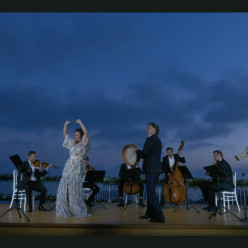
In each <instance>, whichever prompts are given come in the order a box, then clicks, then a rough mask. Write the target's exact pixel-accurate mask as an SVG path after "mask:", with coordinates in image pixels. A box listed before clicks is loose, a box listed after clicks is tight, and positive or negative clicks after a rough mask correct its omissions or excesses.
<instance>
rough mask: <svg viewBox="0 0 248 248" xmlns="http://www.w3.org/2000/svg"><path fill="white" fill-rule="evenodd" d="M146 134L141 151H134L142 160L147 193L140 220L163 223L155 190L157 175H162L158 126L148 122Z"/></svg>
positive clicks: (163, 219)
mask: <svg viewBox="0 0 248 248" xmlns="http://www.w3.org/2000/svg"><path fill="white" fill-rule="evenodd" d="M146 133H147V136H148V137H147V138H146V141H145V144H144V147H143V150H139V149H138V148H137V149H136V153H137V156H138V158H143V168H142V170H143V173H144V174H145V176H146V191H147V210H146V213H145V215H142V216H140V218H141V219H148V218H150V221H151V222H160V223H164V222H165V218H164V215H163V212H162V210H161V207H160V205H159V200H158V197H157V195H156V190H155V188H156V184H157V183H158V178H159V175H160V174H161V173H162V166H161V150H162V142H161V140H160V138H159V137H158V134H159V126H158V125H157V124H156V123H154V122H150V123H149V124H148V126H147V128H146Z"/></svg>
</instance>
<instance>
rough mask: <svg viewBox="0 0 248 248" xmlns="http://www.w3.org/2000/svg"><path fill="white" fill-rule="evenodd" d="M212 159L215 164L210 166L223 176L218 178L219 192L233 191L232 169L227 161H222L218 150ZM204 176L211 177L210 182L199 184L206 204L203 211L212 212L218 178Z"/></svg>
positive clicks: (214, 207) (221, 154)
mask: <svg viewBox="0 0 248 248" xmlns="http://www.w3.org/2000/svg"><path fill="white" fill-rule="evenodd" d="M213 157H214V160H215V161H216V164H215V165H212V166H216V167H217V168H218V169H219V171H220V172H222V173H223V174H224V177H220V178H219V186H220V190H227V191H233V188H234V185H233V175H232V169H231V167H230V165H229V164H228V163H227V161H226V160H225V159H223V153H222V152H221V151H220V150H216V151H214V152H213ZM206 175H208V176H210V177H212V181H207V180H206V181H203V182H201V183H200V184H199V187H200V189H201V191H202V194H203V196H204V199H205V201H207V202H208V206H207V207H205V208H203V209H204V210H208V211H211V212H214V211H215V210H216V206H215V193H216V192H218V178H216V177H215V176H212V175H210V174H209V173H208V172H206Z"/></svg>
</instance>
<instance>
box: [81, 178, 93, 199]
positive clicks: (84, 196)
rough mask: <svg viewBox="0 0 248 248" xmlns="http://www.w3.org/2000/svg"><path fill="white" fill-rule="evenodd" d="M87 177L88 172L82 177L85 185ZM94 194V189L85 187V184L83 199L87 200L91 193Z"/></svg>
mask: <svg viewBox="0 0 248 248" xmlns="http://www.w3.org/2000/svg"><path fill="white" fill-rule="evenodd" d="M85 177H86V173H85V174H84V175H83V178H82V185H84V183H86V182H87V181H84V180H85ZM91 194H92V190H91V189H90V188H87V187H84V186H83V199H84V200H85V201H86V200H88V199H89V197H90V195H91Z"/></svg>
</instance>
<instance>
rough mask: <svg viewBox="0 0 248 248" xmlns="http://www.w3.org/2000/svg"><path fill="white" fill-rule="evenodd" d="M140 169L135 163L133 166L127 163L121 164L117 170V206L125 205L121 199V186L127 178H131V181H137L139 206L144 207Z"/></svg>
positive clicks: (122, 186)
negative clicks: (118, 179)
mask: <svg viewBox="0 0 248 248" xmlns="http://www.w3.org/2000/svg"><path fill="white" fill-rule="evenodd" d="M141 173H142V171H141V169H140V168H139V166H138V165H137V164H136V165H134V166H129V165H127V164H122V165H121V168H120V171H119V178H120V183H119V185H118V193H119V204H118V205H117V207H123V206H125V204H124V201H123V188H124V184H125V182H127V181H129V178H131V179H132V181H133V182H134V181H138V183H139V188H140V190H139V206H141V207H145V206H146V205H145V204H144V203H143V194H144V185H143V183H142V182H141Z"/></svg>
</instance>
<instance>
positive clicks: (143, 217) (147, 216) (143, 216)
mask: <svg viewBox="0 0 248 248" xmlns="http://www.w3.org/2000/svg"><path fill="white" fill-rule="evenodd" d="M139 218H140V219H149V218H151V216H150V215H148V214H145V215H141V216H140V217H139Z"/></svg>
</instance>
